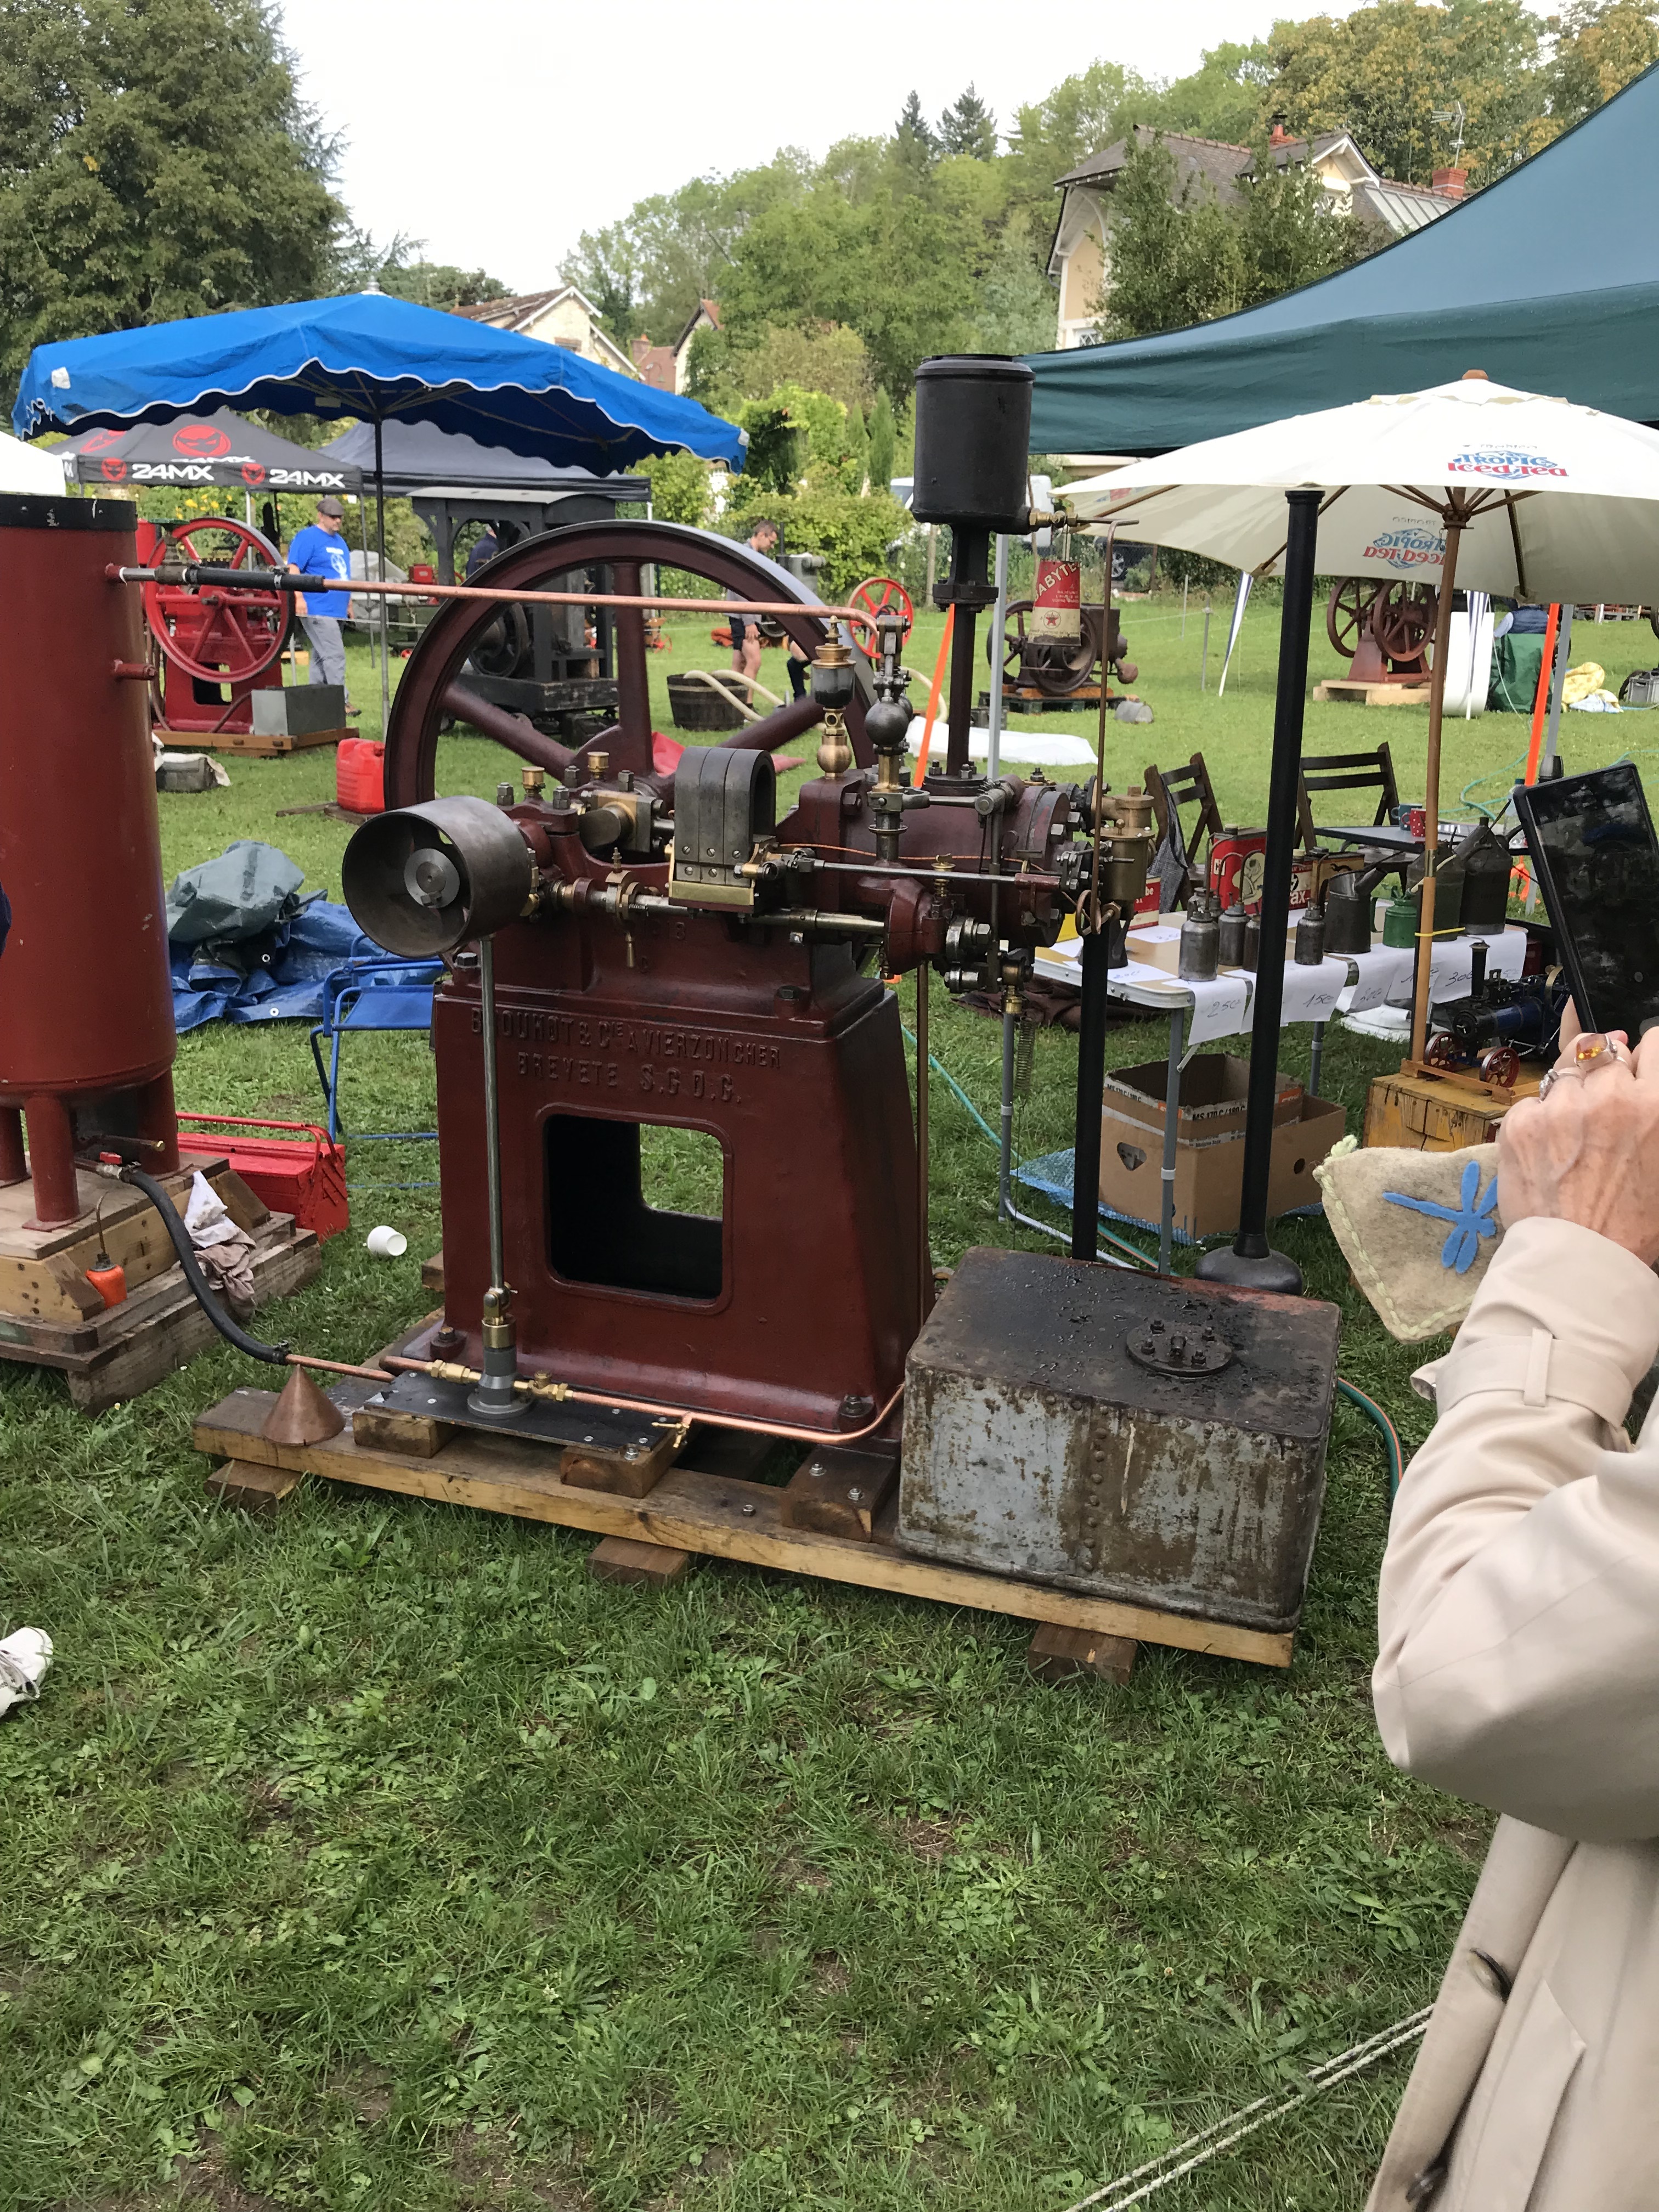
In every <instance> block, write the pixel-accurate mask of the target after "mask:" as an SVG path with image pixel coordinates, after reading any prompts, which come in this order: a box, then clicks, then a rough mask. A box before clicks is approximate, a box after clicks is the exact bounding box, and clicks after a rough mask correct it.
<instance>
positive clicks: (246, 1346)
mask: <svg viewBox="0 0 1659 2212" xmlns="http://www.w3.org/2000/svg"><path fill="white" fill-rule="evenodd" d="M121 1180H122V1182H130V1183H133V1184H136V1185H137V1188H139V1189H140V1190H142V1191H143V1194H144V1196H145V1197H146V1198H147V1199H148V1200H149V1202H150V1204H151V1205H152V1206H154V1207H155V1211H156V1212H158V1213H159V1214H160V1215H161V1225H162V1227H163V1228H164V1229H165V1230H166V1231H167V1235H168V1236H169V1237H172V1239H173V1250H174V1251H175V1252H176V1253H177V1254H178V1255H179V1266H180V1267H182V1268H183V1269H184V1271H185V1281H186V1282H187V1283H188V1284H189V1285H190V1287H191V1290H192V1291H194V1292H195V1294H196V1303H197V1305H198V1306H200V1308H201V1309H202V1311H203V1312H204V1314H205V1315H206V1316H207V1317H208V1319H209V1320H210V1322H212V1323H213V1326H214V1327H215V1328H216V1329H217V1330H218V1332H219V1334H220V1335H221V1336H222V1337H223V1338H224V1340H225V1341H226V1343H227V1344H234V1346H235V1347H236V1349H237V1350H238V1352H246V1354H247V1355H248V1358H250V1359H264V1360H267V1361H269V1363H270V1365H271V1366H273V1367H286V1366H287V1364H288V1346H287V1345H285V1344H261V1343H260V1341H259V1340H258V1337H257V1336H250V1335H249V1334H248V1333H247V1331H246V1329H245V1328H238V1326H237V1325H236V1323H235V1322H234V1321H233V1320H232V1319H231V1317H230V1316H229V1315H228V1313H227V1312H226V1311H225V1310H224V1308H223V1307H222V1305H221V1304H220V1303H219V1301H218V1299H217V1298H216V1297H214V1295H213V1293H212V1291H210V1289H209V1288H208V1284H207V1277H206V1276H205V1275H204V1273H202V1270H201V1268H200V1267H198V1266H197V1260H196V1248H195V1246H194V1245H193V1244H192V1243H191V1241H190V1231H189V1230H188V1229H186V1228H185V1225H184V1223H183V1221H182V1220H181V1219H180V1218H179V1209H178V1207H177V1206H175V1205H174V1204H173V1200H171V1199H170V1198H169V1197H168V1196H167V1193H166V1191H164V1190H163V1189H162V1188H161V1184H160V1183H159V1182H156V1180H155V1176H148V1175H146V1174H145V1173H144V1171H143V1168H135V1167H125V1168H123V1169H122V1170H121Z"/></svg>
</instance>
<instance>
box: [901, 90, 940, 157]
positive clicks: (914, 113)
mask: <svg viewBox="0 0 1659 2212" xmlns="http://www.w3.org/2000/svg"><path fill="white" fill-rule="evenodd" d="M893 139H894V143H895V144H896V146H897V148H898V149H899V152H900V154H901V155H902V158H903V159H904V160H905V161H908V163H909V164H910V166H911V167H913V168H926V167H927V164H928V163H929V162H930V161H933V159H934V158H935V156H936V155H938V153H939V140H938V139H937V138H936V137H934V136H933V131H931V130H930V129H929V127H928V123H927V117H926V116H925V115H924V114H923V113H922V112H921V94H920V93H919V92H915V91H913V92H912V93H911V94H910V95H909V97H908V100H906V101H905V103H904V106H903V107H902V109H901V110H900V112H899V119H898V121H897V122H896V124H895V125H893Z"/></svg>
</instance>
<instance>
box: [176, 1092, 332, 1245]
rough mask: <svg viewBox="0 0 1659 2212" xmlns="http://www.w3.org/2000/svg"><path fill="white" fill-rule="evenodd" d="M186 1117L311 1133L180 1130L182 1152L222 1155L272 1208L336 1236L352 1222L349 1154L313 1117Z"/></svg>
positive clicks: (224, 1126)
mask: <svg viewBox="0 0 1659 2212" xmlns="http://www.w3.org/2000/svg"><path fill="white" fill-rule="evenodd" d="M185 1121H207V1122H210V1123H211V1124H212V1126H213V1127H215V1128H216V1129H291V1130H295V1131H297V1132H298V1133H299V1134H300V1135H301V1136H305V1137H309V1138H310V1139H311V1142H310V1143H309V1144H308V1145H302V1144H296V1143H295V1140H294V1139H293V1138H292V1137H232V1138H225V1137H201V1136H192V1135H191V1134H190V1133H189V1132H188V1131H187V1130H185V1128H184V1127H182V1126H181V1127H180V1128H179V1153H180V1155H181V1156H184V1155H187V1154H189V1153H191V1152H201V1153H209V1154H211V1155H213V1156H214V1157H215V1158H220V1157H223V1158H228V1160H229V1162H230V1164H231V1165H232V1167H233V1168H234V1169H235V1170H236V1172H237V1174H238V1175H239V1176H240V1177H241V1178H242V1181H243V1182H245V1183H246V1185H247V1186H248V1188H249V1189H250V1190H251V1191H252V1193H253V1194H254V1195H255V1197H256V1198H258V1200H260V1201H261V1203H262V1204H264V1205H265V1206H269V1207H270V1210H271V1212H273V1213H291V1214H292V1215H293V1216H294V1218H295V1220H296V1221H297V1222H298V1223H299V1225H300V1226H301V1228H302V1229H314V1230H315V1231H316V1232H317V1235H318V1236H319V1237H333V1236H337V1234H338V1233H339V1231H341V1230H343V1229H347V1228H349V1226H350V1224H351V1211H350V1206H349V1201H348V1200H347V1197H346V1179H345V1154H344V1152H343V1151H342V1150H341V1149H340V1147H339V1146H338V1145H337V1144H336V1143H335V1142H334V1141H333V1139H331V1137H330V1136H329V1135H328V1134H327V1133H326V1131H325V1130H322V1129H319V1128H316V1127H313V1124H312V1123H311V1122H309V1121H252V1120H250V1119H249V1118H248V1117H247V1116H246V1115H241V1114H181V1115H179V1122H180V1124H181V1125H182V1124H183V1123H184V1122H185Z"/></svg>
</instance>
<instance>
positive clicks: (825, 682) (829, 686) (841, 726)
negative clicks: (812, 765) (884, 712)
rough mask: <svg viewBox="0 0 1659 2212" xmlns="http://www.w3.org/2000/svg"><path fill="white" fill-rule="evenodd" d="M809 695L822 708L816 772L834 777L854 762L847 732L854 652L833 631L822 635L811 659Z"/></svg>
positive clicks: (832, 778) (842, 773)
mask: <svg viewBox="0 0 1659 2212" xmlns="http://www.w3.org/2000/svg"><path fill="white" fill-rule="evenodd" d="M811 683H812V696H813V698H814V699H815V700H816V701H817V704H818V705H819V706H820V707H822V708H823V737H822V738H821V739H820V740H819V743H818V772H819V774H820V775H826V776H828V777H829V778H830V780H831V781H834V780H835V779H836V777H838V776H843V775H846V773H847V771H848V769H849V768H851V767H852V765H853V748H852V745H851V744H850V743H849V742H848V736H847V709H848V707H850V706H851V705H852V703H853V692H854V677H853V654H852V649H851V647H848V646H845V645H843V644H842V641H841V640H840V638H839V637H836V636H835V635H831V636H829V637H827V638H825V640H824V641H823V644H822V645H821V646H820V647H818V649H817V653H816V654H815V655H814V656H813V660H812V677H811Z"/></svg>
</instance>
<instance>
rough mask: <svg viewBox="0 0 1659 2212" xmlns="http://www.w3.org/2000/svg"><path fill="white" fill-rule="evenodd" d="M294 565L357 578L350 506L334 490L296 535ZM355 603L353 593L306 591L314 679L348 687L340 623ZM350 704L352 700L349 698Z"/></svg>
mask: <svg viewBox="0 0 1659 2212" xmlns="http://www.w3.org/2000/svg"><path fill="white" fill-rule="evenodd" d="M288 565H289V568H290V569H292V570H293V571H294V572H295V574H298V575H301V576H337V577H339V578H340V580H341V581H342V583H343V584H346V585H349V583H350V581H351V549H350V547H349V545H348V544H346V541H345V508H344V507H343V505H342V504H341V502H340V501H338V500H337V499H336V498H335V497H334V496H333V495H332V494H330V495H329V496H328V497H327V498H326V499H319V501H318V502H317V520H316V521H315V522H313V523H307V526H306V527H305V528H304V529H303V530H301V531H297V532H295V536H294V539H293V542H292V543H291V544H289V549H288ZM350 605H351V594H350V592H349V590H348V591H332V590H331V591H326V592H301V595H300V620H301V622H302V623H304V625H305V633H306V635H307V638H308V639H309V640H310V642H311V680H312V682H313V684H339V685H340V687H341V688H342V690H343V689H344V686H345V680H346V665H345V646H344V644H343V642H342V640H341V637H340V624H341V623H343V621H344V620H345V618H346V615H347V612H348V611H349V608H350ZM347 705H348V707H349V705H350V702H349V699H348V701H347Z"/></svg>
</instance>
